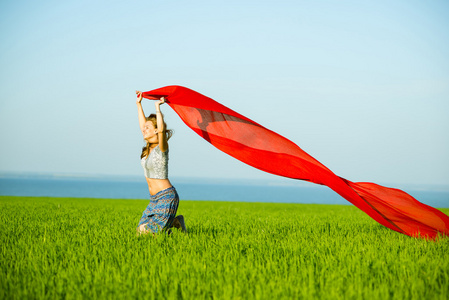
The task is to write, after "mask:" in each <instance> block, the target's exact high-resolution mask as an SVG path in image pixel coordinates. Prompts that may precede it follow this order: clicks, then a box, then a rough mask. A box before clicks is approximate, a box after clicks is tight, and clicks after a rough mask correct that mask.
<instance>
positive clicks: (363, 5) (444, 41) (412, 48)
mask: <svg viewBox="0 0 449 300" xmlns="http://www.w3.org/2000/svg"><path fill="white" fill-rule="evenodd" d="M448 15H449V2H448V1H438V0H436V1H413V0H412V1H410V0H404V1H390V0H388V1H383V0H380V1H299V0H298V1H282V0H277V1H261V0H259V1H241V0H240V1H211V0H209V1H196V0H190V1H169V0H163V1H162V0H158V1H79V0H77V1H45V0H43V1H21V0H14V1H13V0H6V1H1V2H0V37H1V43H0V65H1V68H0V89H1V98H0V99H1V106H0V128H1V136H0V138H1V155H0V172H25V173H64V174H88V175H89V174H95V175H96V174H100V175H101V174H109V175H123V176H128V175H133V176H143V171H142V169H141V166H140V162H139V156H140V151H141V146H142V145H143V140H142V137H141V133H140V131H139V128H138V121H137V109H136V105H135V94H134V90H136V89H140V90H143V91H146V90H151V89H154V88H158V87H162V86H166V85H172V84H177V85H182V86H186V87H189V88H191V89H194V90H196V91H198V92H200V93H202V94H205V95H207V96H209V97H212V98H213V99H215V100H217V101H219V102H221V103H222V104H224V105H226V106H228V107H230V108H232V109H234V110H236V111H238V112H239V113H241V114H243V115H245V116H247V117H249V118H251V119H253V120H254V121H256V122H258V123H260V124H262V125H264V126H265V127H267V128H269V129H272V130H274V131H276V132H278V133H279V134H281V135H283V136H285V137H287V138H288V139H290V140H292V141H293V142H295V143H296V144H298V145H299V146H300V147H301V148H303V149H304V150H305V151H307V152H308V153H309V154H311V155H312V156H313V157H315V158H316V159H318V160H319V161H321V162H322V163H323V164H325V165H326V166H327V167H328V168H330V169H331V170H333V171H334V173H336V174H337V175H339V176H342V177H345V178H347V179H349V180H352V181H371V182H376V183H380V184H417V183H424V184H431V183H434V184H444V185H448V184H449V155H448V154H449V133H448V132H449V38H448V37H449V35H448V33H449V18H448ZM146 101H147V102H146V103H145V104H144V108H145V111H146V113H150V111H151V110H153V109H154V105H153V103H152V102H150V101H148V100H146ZM162 109H163V111H164V113H165V114H166V121H167V123H168V126H169V127H170V128H173V129H174V130H175V135H174V136H173V138H172V139H171V140H170V161H171V164H170V174H171V176H174V177H209V178H243V179H248V178H252V179H269V178H273V177H274V175H268V174H264V173H263V172H262V171H259V170H255V169H253V168H252V167H249V166H247V165H245V164H243V163H241V162H239V161H236V160H234V159H232V158H230V157H229V156H227V155H226V154H224V153H221V152H220V151H218V150H216V149H215V148H213V147H212V146H210V145H209V144H208V143H207V142H205V141H204V140H202V139H201V138H200V137H199V136H197V135H195V134H194V133H193V132H191V131H190V129H188V128H187V127H186V126H185V125H184V124H183V123H182V122H181V121H180V120H179V118H178V117H177V115H176V114H175V113H174V112H173V111H172V110H171V109H170V108H169V107H168V106H163V107H162Z"/></svg>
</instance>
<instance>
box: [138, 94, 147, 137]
mask: <svg viewBox="0 0 449 300" xmlns="http://www.w3.org/2000/svg"><path fill="white" fill-rule="evenodd" d="M136 95H137V101H136V104H137V113H138V115H139V126H140V131H142V134H143V129H144V127H145V122H146V118H145V114H144V112H143V108H142V103H141V102H142V92H141V91H136Z"/></svg>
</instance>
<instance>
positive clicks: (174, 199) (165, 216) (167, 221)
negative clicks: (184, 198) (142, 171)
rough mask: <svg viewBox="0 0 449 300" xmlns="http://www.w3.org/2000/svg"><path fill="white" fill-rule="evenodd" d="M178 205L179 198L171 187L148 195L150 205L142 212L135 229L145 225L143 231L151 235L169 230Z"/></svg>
mask: <svg viewBox="0 0 449 300" xmlns="http://www.w3.org/2000/svg"><path fill="white" fill-rule="evenodd" d="M178 205H179V196H178V193H177V192H176V189H175V188H174V187H173V186H172V187H169V188H168V189H165V190H163V191H160V192H159V193H157V194H155V195H150V204H148V206H147V208H146V209H145V210H144V212H143V214H142V218H140V221H139V225H137V227H139V226H140V225H145V226H144V227H145V229H146V230H149V231H150V232H153V233H157V232H160V231H165V230H169V229H170V227H171V226H172V224H173V220H174V219H175V216H176V212H177V211H178Z"/></svg>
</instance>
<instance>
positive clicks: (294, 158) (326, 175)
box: [143, 86, 449, 239]
mask: <svg viewBox="0 0 449 300" xmlns="http://www.w3.org/2000/svg"><path fill="white" fill-rule="evenodd" d="M143 97H145V98H147V99H159V98H160V97H165V98H166V102H167V104H168V105H170V107H171V108H172V109H173V110H174V111H175V112H176V113H177V114H178V115H179V116H180V117H181V119H182V120H183V121H184V123H185V124H186V125H187V126H188V127H190V128H191V129H192V130H193V131H195V132H196V133H197V134H199V135H200V136H201V137H203V138H204V139H205V140H207V141H208V142H209V143H211V144H212V145H213V146H215V147H216V148H218V149H220V150H221V151H223V152H225V153H227V154H229V155H231V156H232V157H234V158H236V159H238V160H240V161H242V162H244V163H246V164H248V165H250V166H253V167H255V168H257V169H260V170H262V171H265V172H268V173H272V174H275V175H280V176H284V177H289V178H294V179H299V180H305V181H310V182H313V183H316V184H321V185H326V186H328V187H329V188H331V189H332V190H334V191H335V192H337V193H338V194H340V195H341V196H342V197H343V198H345V199H346V200H348V201H349V202H351V203H352V204H354V205H355V206H357V207H358V208H359V209H361V210H362V211H364V212H365V213H367V214H368V215H369V216H370V217H371V218H373V219H374V220H376V221H377V222H379V223H380V224H382V225H384V226H386V227H388V228H390V229H392V230H395V231H397V232H400V233H403V234H406V235H409V236H414V237H423V238H431V239H434V238H436V237H437V236H438V234H439V233H440V234H442V235H446V236H449V217H448V216H447V215H445V214H443V213H442V212H440V211H439V210H437V209H435V208H433V207H430V206H428V205H425V204H423V203H421V202H419V201H417V200H416V199H414V198H413V197H412V196H410V195H408V194H407V193H405V192H403V191H401V190H398V189H393V188H387V187H383V186H380V185H377V184H374V183H370V182H351V181H349V180H347V179H344V178H342V177H339V176H337V175H335V174H334V173H333V172H332V171H331V170H329V169H328V168H326V166H324V165H323V164H321V163H320V162H319V161H317V160H316V159H315V158H313V157H312V156H310V155H309V154H307V153H306V152H304V151H303V150H302V149H301V148H300V147H298V146H297V145H296V144H294V143H293V142H291V141H290V140H288V139H286V138H284V137H283V136H281V135H279V134H277V133H275V132H273V131H271V130H269V129H267V128H265V127H263V126H261V125H259V124H257V123H256V122H254V121H252V120H250V119H248V118H246V117H245V116H242V115H241V114H239V113H237V112H235V111H233V110H231V109H229V108H227V107H226V106H224V105H222V104H220V103H218V102H216V101H215V100H213V99H211V98H209V97H206V96H204V95H202V94H200V93H197V92H195V91H193V90H191V89H188V88H185V87H182V86H167V87H163V88H159V89H155V90H152V91H148V92H144V93H143Z"/></svg>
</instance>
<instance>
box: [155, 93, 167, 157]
mask: <svg viewBox="0 0 449 300" xmlns="http://www.w3.org/2000/svg"><path fill="white" fill-rule="evenodd" d="M164 103H165V98H164V97H162V98H161V100H159V101H156V103H155V106H156V121H157V136H158V139H159V149H161V151H162V152H165V151H167V150H168V143H167V135H166V134H165V123H164V116H163V115H162V112H161V104H164Z"/></svg>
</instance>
